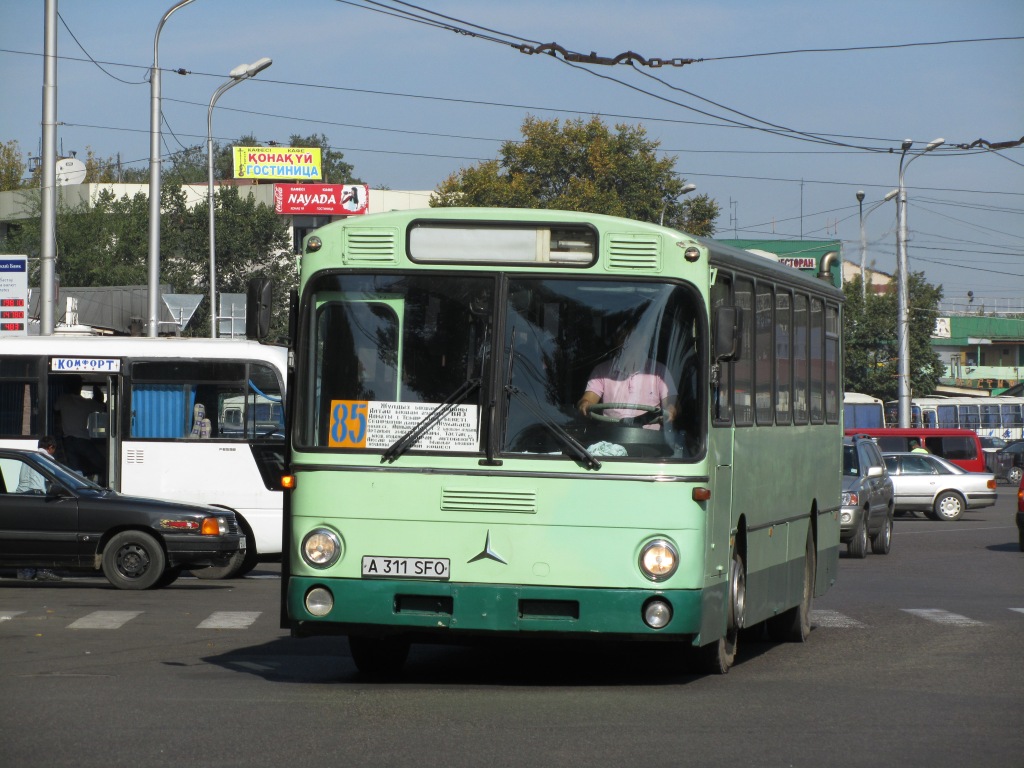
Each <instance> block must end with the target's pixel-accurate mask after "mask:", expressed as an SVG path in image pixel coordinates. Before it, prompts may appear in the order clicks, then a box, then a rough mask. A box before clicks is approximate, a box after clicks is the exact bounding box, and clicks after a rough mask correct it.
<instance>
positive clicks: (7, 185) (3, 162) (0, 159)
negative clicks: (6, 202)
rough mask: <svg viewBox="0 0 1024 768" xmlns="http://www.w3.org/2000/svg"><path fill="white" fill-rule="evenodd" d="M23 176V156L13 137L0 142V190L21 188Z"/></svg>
mask: <svg viewBox="0 0 1024 768" xmlns="http://www.w3.org/2000/svg"><path fill="white" fill-rule="evenodd" d="M24 178H25V158H24V155H22V153H21V147H20V146H19V145H18V142H17V141H16V140H15V139H11V140H10V141H8V142H6V143H4V144H0V192H6V191H8V190H11V189H21V187H22V185H23V183H24V182H23V179H24Z"/></svg>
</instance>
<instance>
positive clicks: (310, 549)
mask: <svg viewBox="0 0 1024 768" xmlns="http://www.w3.org/2000/svg"><path fill="white" fill-rule="evenodd" d="M341 550H342V546H341V539H340V538H339V536H338V534H336V533H335V532H334V531H332V530H330V529H328V528H316V529H314V530H312V531H310V532H309V533H307V534H306V536H305V538H303V539H302V559H303V560H305V561H306V563H307V564H308V565H311V566H313V567H314V568H330V567H331V566H332V565H334V564H335V563H336V562H338V558H340V557H341Z"/></svg>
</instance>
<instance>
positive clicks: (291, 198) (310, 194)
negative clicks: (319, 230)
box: [274, 184, 370, 216]
mask: <svg viewBox="0 0 1024 768" xmlns="http://www.w3.org/2000/svg"><path fill="white" fill-rule="evenodd" d="M369 210H370V185H369V184H275V185H274V211H275V212H276V213H283V214H305V215H310V216H324V215H327V216H357V215H360V214H364V213H367V212H368V211H369Z"/></svg>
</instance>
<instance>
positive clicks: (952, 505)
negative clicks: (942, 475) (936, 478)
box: [935, 491, 965, 520]
mask: <svg viewBox="0 0 1024 768" xmlns="http://www.w3.org/2000/svg"><path fill="white" fill-rule="evenodd" d="M964 506H965V502H964V497H963V496H961V495H960V494H959V493H956V492H955V491H943V492H942V493H940V494H939V497H938V498H937V499H936V500H935V516H936V517H937V518H938V519H939V520H959V519H960V515H962V514H963V513H964Z"/></svg>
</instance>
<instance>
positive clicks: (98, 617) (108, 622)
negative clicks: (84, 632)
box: [68, 611, 142, 629]
mask: <svg viewBox="0 0 1024 768" xmlns="http://www.w3.org/2000/svg"><path fill="white" fill-rule="evenodd" d="M141 614H142V611H93V612H92V613H89V614H86V615H85V616H83V617H82V618H80V619H78V621H74V622H72V623H71V624H69V625H68V629H120V628H121V627H123V626H124V625H125V624H127V623H128V622H129V621H131V620H132V619H134V618H135V617H136V616H139V615H141Z"/></svg>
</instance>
